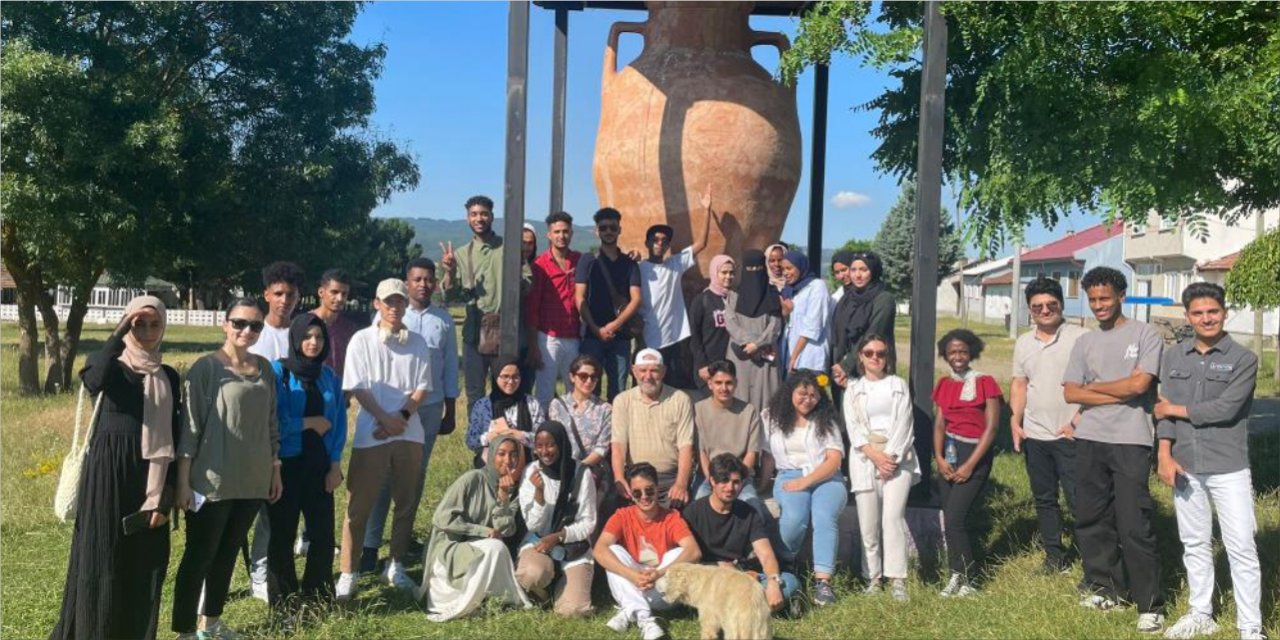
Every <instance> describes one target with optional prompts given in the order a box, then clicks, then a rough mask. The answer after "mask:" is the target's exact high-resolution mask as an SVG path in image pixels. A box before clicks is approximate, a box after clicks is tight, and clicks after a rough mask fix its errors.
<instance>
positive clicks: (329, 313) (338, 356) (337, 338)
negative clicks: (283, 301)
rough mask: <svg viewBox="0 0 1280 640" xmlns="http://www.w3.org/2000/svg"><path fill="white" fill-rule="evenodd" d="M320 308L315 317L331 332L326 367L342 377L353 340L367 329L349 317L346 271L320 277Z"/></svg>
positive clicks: (325, 273)
mask: <svg viewBox="0 0 1280 640" xmlns="http://www.w3.org/2000/svg"><path fill="white" fill-rule="evenodd" d="M316 294H317V295H318V296H319V298H320V306H318V307H316V308H315V310H314V311H312V312H311V313H314V314H316V317H317V318H320V319H321V320H323V321H324V324H325V327H327V328H328V329H329V357H328V359H326V360H325V361H324V363H325V364H327V365H329V366H330V367H332V368H333V371H334V373H337V374H338V377H339V378H341V377H342V371H343V365H344V364H345V362H346V359H347V343H349V342H351V336H353V335H355V334H356V332H357V331H359V330H361V329H363V328H364V327H363V326H361V325H359V324H357V323H356V322H355V321H353V320H352V319H351V318H349V317H347V315H346V313H344V312H345V311H346V308H347V300H348V299H349V298H350V296H351V276H350V275H349V274H348V273H347V272H346V271H344V270H342V269H329V270H328V271H325V272H324V273H323V274H321V275H320V288H319V290H318V291H317V292H316Z"/></svg>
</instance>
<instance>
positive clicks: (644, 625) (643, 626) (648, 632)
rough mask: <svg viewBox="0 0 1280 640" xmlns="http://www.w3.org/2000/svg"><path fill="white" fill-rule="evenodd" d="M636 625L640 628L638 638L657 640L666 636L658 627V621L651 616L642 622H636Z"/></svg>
mask: <svg viewBox="0 0 1280 640" xmlns="http://www.w3.org/2000/svg"><path fill="white" fill-rule="evenodd" d="M636 625H637V626H639V627H640V637H641V638H643V639H644V640H659V638H662V637H663V636H665V635H667V632H665V631H663V630H662V627H660V626H658V621H657V620H654V619H653V616H646V617H645V618H644V619H643V620H637V621H636Z"/></svg>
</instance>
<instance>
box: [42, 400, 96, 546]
mask: <svg viewBox="0 0 1280 640" xmlns="http://www.w3.org/2000/svg"><path fill="white" fill-rule="evenodd" d="M87 395H88V392H87V391H85V388H84V385H83V384H81V385H80V396H79V398H77V400H76V423H75V427H74V430H73V431H72V432H71V450H70V451H68V452H67V456H66V457H65V458H63V459H62V471H61V472H59V474H58V490H57V493H55V494H54V495H53V513H54V515H56V516H58V519H59V520H61V521H63V522H67V521H68V520H74V519H75V517H76V507H77V506H78V503H79V498H80V495H79V494H80V476H81V474H82V473H83V471H84V459H85V457H86V456H87V455H89V441H90V440H92V439H93V431H94V426H95V425H96V424H97V422H98V416H99V415H101V412H102V396H103V394H102V393H98V399H97V400H95V401H94V403H93V414H92V415H91V416H89V424H88V426H87V427H85V434H84V440H83V441H81V440H80V428H81V425H82V418H83V417H84V399H85V396H87Z"/></svg>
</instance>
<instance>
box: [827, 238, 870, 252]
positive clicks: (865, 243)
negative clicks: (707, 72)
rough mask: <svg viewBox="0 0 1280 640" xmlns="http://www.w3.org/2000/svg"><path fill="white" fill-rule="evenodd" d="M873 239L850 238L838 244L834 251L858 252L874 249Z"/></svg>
mask: <svg viewBox="0 0 1280 640" xmlns="http://www.w3.org/2000/svg"><path fill="white" fill-rule="evenodd" d="M874 250H875V240H863V239H861V238H850V239H849V241H848V242H845V243H844V244H842V245H840V248H839V249H836V251H852V252H854V253H858V252H861V251H874Z"/></svg>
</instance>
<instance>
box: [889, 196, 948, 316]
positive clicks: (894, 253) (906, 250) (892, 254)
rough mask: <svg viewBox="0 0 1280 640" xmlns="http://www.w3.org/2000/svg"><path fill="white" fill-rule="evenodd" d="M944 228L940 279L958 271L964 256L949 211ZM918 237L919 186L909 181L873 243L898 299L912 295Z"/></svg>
mask: <svg viewBox="0 0 1280 640" xmlns="http://www.w3.org/2000/svg"><path fill="white" fill-rule="evenodd" d="M942 220H943V222H942V227H941V228H940V229H939V237H938V273H937V275H936V277H937V281H936V282H935V283H934V284H935V285H937V283H939V282H942V279H943V278H945V277H947V276H948V275H951V272H953V271H955V265H956V262H957V261H958V260H959V259H960V258H961V257H962V256H963V255H964V251H963V250H962V248H961V243H960V234H958V233H956V230H955V227H954V226H953V225H952V224H951V223H950V222H948V221H947V214H946V212H945V211H944V212H943V214H942ZM915 238H916V185H915V183H913V182H908V183H905V184H903V185H902V192H901V193H900V194H898V201H897V202H895V203H894V204H893V207H892V208H891V209H889V215H888V216H887V217H885V219H884V223H883V224H881V225H880V231H879V232H878V233H876V239H875V243H874V247H875V252H876V254H877V255H879V256H880V261H881V262H883V263H884V283H885V286H887V287H888V288H889V290H890V291H892V292H894V293H895V294H896V295H898V296H899V298H910V297H911V284H912V282H913V280H914V278H915V272H914V269H915V263H914V260H913V259H912V257H913V254H914V252H915Z"/></svg>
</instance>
